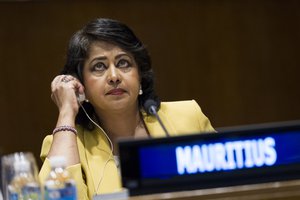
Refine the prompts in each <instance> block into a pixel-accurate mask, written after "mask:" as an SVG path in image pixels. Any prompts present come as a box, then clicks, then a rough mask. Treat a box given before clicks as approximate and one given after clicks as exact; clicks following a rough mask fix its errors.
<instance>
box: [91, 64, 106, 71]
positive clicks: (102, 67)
mask: <svg viewBox="0 0 300 200" xmlns="http://www.w3.org/2000/svg"><path fill="white" fill-rule="evenodd" d="M105 68H106V66H105V64H104V63H101V62H100V63H96V64H95V65H94V66H93V70H94V71H103V70H105Z"/></svg>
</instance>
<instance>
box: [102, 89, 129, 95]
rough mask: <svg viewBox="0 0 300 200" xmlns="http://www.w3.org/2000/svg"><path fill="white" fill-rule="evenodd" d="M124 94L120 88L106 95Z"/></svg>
mask: <svg viewBox="0 0 300 200" xmlns="http://www.w3.org/2000/svg"><path fill="white" fill-rule="evenodd" d="M124 93H125V90H123V89H121V88H115V89H112V90H109V91H108V92H107V93H106V95H122V94H124Z"/></svg>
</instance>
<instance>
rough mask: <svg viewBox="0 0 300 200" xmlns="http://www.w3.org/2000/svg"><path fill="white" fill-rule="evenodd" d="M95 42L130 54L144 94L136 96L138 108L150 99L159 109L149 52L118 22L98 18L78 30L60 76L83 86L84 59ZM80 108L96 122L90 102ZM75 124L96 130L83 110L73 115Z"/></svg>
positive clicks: (131, 32)
mask: <svg viewBox="0 0 300 200" xmlns="http://www.w3.org/2000/svg"><path fill="white" fill-rule="evenodd" d="M96 41H105V42H109V43H112V44H115V45H117V46H119V47H120V48H122V49H123V50H125V51H127V52H129V53H131V54H132V55H133V57H134V59H135V62H136V63H137V66H138V70H139V75H140V78H141V86H142V90H143V94H142V95H139V96H138V102H139V107H140V108H143V105H144V103H145V101H146V100H147V99H152V100H154V101H155V102H156V103H157V105H158V108H159V107H160V100H159V98H158V96H157V95H156V93H155V91H154V74H153V70H152V66H151V59H150V56H149V53H148V51H147V49H146V47H145V45H143V43H142V42H141V41H140V40H139V39H138V38H137V37H136V36H135V34H134V33H133V31H132V30H131V29H130V28H129V27H128V26H126V25H125V24H123V23H121V22H119V21H117V20H112V19H105V18H98V19H95V20H92V21H90V22H88V23H87V24H86V25H85V26H84V27H83V28H82V29H80V30H79V31H77V32H76V33H75V34H74V35H73V36H72V37H71V39H70V41H69V46H68V50H67V60H66V64H65V66H64V68H63V70H62V72H61V74H70V75H73V76H76V77H77V78H78V79H79V80H80V81H81V83H82V84H84V82H83V75H82V71H83V65H84V61H85V59H87V56H88V53H89V48H90V46H91V44H92V43H93V42H96ZM83 106H84V108H85V110H86V111H87V113H88V114H89V116H91V117H92V118H93V119H94V120H97V121H98V120H99V119H98V118H97V116H96V113H95V110H94V108H93V106H92V105H91V104H90V103H88V102H84V103H83ZM98 122H99V121H98ZM76 124H80V125H82V126H83V127H84V128H86V129H88V130H93V129H94V128H95V127H94V124H92V123H91V122H90V120H89V119H88V118H87V117H86V116H85V113H84V112H83V110H82V108H80V109H79V112H78V114H77V116H76Z"/></svg>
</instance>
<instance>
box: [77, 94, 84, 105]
mask: <svg viewBox="0 0 300 200" xmlns="http://www.w3.org/2000/svg"><path fill="white" fill-rule="evenodd" d="M76 96H77V101H78V103H80V104H82V102H84V101H85V94H84V93H83V94H76Z"/></svg>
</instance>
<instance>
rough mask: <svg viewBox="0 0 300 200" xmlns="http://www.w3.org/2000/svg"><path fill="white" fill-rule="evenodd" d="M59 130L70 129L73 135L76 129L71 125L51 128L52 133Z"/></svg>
mask: <svg viewBox="0 0 300 200" xmlns="http://www.w3.org/2000/svg"><path fill="white" fill-rule="evenodd" d="M60 131H70V132H72V133H74V134H75V135H77V130H76V129H75V128H74V127H72V126H58V127H56V128H55V129H54V130H53V132H52V134H55V133H57V132H60Z"/></svg>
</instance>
